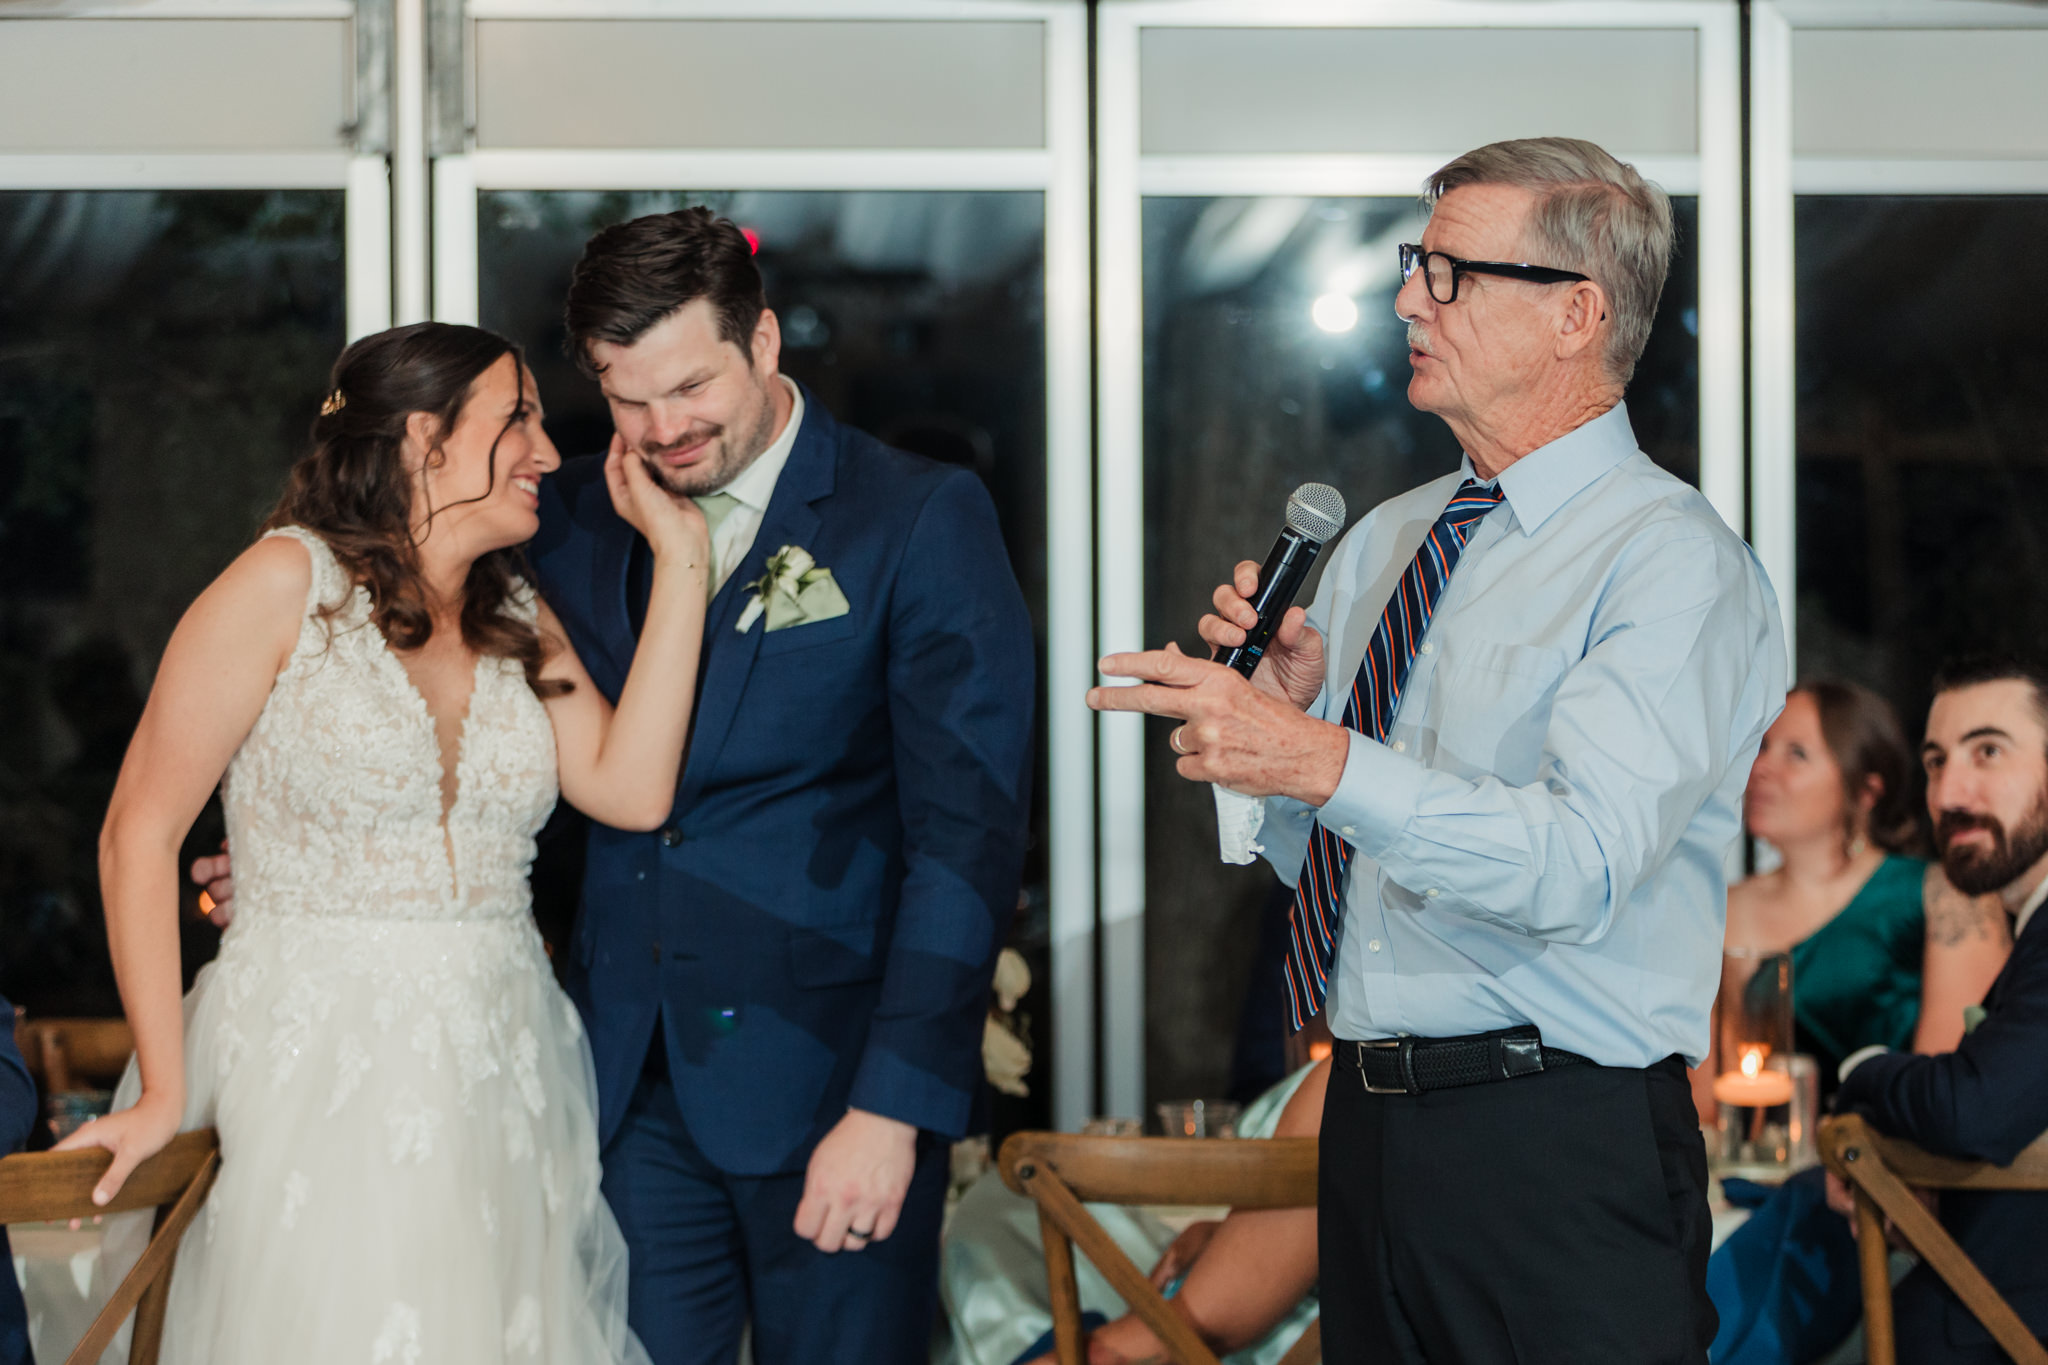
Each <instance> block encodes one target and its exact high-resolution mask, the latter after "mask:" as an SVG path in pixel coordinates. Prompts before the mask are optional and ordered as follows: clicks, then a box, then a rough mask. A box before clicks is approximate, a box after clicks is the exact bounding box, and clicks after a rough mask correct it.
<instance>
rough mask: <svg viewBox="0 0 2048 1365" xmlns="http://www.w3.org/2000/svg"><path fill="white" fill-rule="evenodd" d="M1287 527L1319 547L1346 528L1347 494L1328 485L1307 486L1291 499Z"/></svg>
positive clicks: (1297, 491) (1295, 491)
mask: <svg viewBox="0 0 2048 1365" xmlns="http://www.w3.org/2000/svg"><path fill="white" fill-rule="evenodd" d="M1287 528H1288V529H1289V530H1290V531H1293V532H1294V533H1295V534H1296V535H1299V536H1306V537H1308V538H1309V539H1310V540H1313V541H1314V542H1315V543H1316V544H1318V545H1321V544H1322V543H1323V542H1324V541H1326V540H1329V539H1331V538H1332V537H1334V536H1335V535H1336V534H1337V533H1338V532H1339V531H1341V530H1343V529H1344V495H1343V494H1342V493H1339V492H1338V491H1337V490H1336V489H1334V488H1332V487H1330V485H1328V484H1326V483H1305V484H1303V485H1302V486H1301V487H1299V488H1297V489H1295V490H1294V492H1293V493H1292V494H1291V495H1290V496H1289V497H1288V499H1287Z"/></svg>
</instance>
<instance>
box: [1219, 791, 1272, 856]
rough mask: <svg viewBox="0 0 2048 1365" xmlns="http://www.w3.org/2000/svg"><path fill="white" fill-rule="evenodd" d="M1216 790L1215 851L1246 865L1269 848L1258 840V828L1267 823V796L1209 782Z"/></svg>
mask: <svg viewBox="0 0 2048 1365" xmlns="http://www.w3.org/2000/svg"><path fill="white" fill-rule="evenodd" d="M1209 790H1210V791H1212V792H1214V793H1215V794H1216V846H1217V848H1216V851H1217V854H1218V856H1220V857H1221V858H1222V859H1223V861H1224V862H1226V863H1235V864H1237V865H1238V866H1240V867H1241V866H1243V865H1244V864H1246V863H1249V862H1251V861H1253V860H1254V859H1256V858H1257V857H1258V856H1259V855H1260V854H1261V853H1264V852H1265V851H1266V850H1265V848H1264V847H1263V846H1261V845H1260V843H1259V830H1260V829H1262V828H1264V826H1265V823H1266V802H1265V800H1264V798H1262V797H1257V796H1246V795H1245V794H1244V793H1243V792H1234V791H1232V790H1231V789H1230V788H1228V787H1222V786H1218V785H1216V784H1215V783H1213V782H1212V783H1210V784H1209Z"/></svg>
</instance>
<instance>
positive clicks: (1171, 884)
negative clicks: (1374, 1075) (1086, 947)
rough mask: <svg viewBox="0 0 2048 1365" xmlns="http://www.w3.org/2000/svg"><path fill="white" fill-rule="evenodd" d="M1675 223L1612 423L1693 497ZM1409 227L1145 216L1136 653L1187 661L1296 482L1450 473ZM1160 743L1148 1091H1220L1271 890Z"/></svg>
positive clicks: (1355, 500) (1154, 794)
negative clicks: (1659, 297) (1224, 585)
mask: <svg viewBox="0 0 2048 1365" xmlns="http://www.w3.org/2000/svg"><path fill="white" fill-rule="evenodd" d="M1674 208H1675V209H1676V212H1677V220H1678V258H1677V260H1676V262H1675V263H1674V265H1673V267H1672V272H1671V279H1670V283H1669V284H1668V285H1667V286H1666V287H1665V290H1664V297H1663V302H1662V305H1661V307H1660V309H1659V311H1658V316H1657V322H1656V326H1655V329H1654V330H1653V332H1652V334H1651V340H1650V344H1649V347H1648V350H1647V351H1646V353H1645V355H1644V357H1643V360H1642V363H1641V364H1640V365H1639V366H1638V368H1637V371H1636V377H1635V381H1634V383H1633V384H1632V385H1631V386H1630V389H1629V393H1628V405H1629V414H1630V417H1631V420H1632V421H1633V423H1634V425H1635V430H1636V436H1637V439H1638V440H1639V441H1640V442H1641V443H1642V447H1643V449H1644V450H1645V451H1647V452H1648V453H1649V454H1650V455H1651V457H1652V458H1654V459H1655V460H1656V461H1657V462H1658V463H1659V464H1661V465H1663V466H1664V467H1665V468H1667V469H1669V470H1671V471H1672V472H1673V473H1675V474H1677V475H1679V476H1680V477H1681V478H1684V479H1686V480H1688V481H1689V482H1694V483H1697V482H1698V478H1699V341H1698V331H1699V325H1698V307H1699V279H1698V266H1697V260H1696V256H1695V253H1694V249H1693V247H1694V241H1695V229H1696V224H1697V222H1698V201H1697V200H1696V199H1693V198H1690V197H1688V198H1681V199H1677V200H1675V201H1674ZM1424 222H1425V218H1424V216H1423V212H1422V210H1421V209H1420V208H1419V207H1418V206H1417V204H1416V201H1415V200H1414V199H1412V198H1398V199H1397V198H1331V199H1308V198H1281V197H1270V198H1153V199H1147V200H1146V201H1145V209H1144V250H1145V545H1146V563H1147V564H1148V565H1149V566H1150V574H1149V576H1148V578H1147V580H1146V584H1145V612H1146V635H1145V638H1146V639H1147V640H1148V641H1152V642H1155V643H1156V642H1159V641H1164V640H1178V641H1180V642H1181V643H1182V647H1183V648H1187V649H1190V650H1192V649H1194V648H1196V647H1197V646H1198V645H1199V641H1198V640H1197V639H1196V637H1195V634H1194V624H1195V622H1196V620H1197V619H1198V618H1199V617H1200V616H1201V615H1202V613H1203V612H1204V611H1206V610H1207V609H1208V605H1209V595H1210V593H1211V592H1212V591H1213V590H1214V589H1215V586H1216V584H1217V583H1219V582H1221V581H1223V578H1224V576H1225V575H1226V574H1227V573H1228V571H1229V568H1230V566H1231V564H1233V563H1235V562H1236V561H1237V560H1239V559H1262V558H1264V556H1265V553H1266V550H1267V548H1268V547H1269V546H1270V545H1271V544H1272V542H1273V537H1274V535H1275V534H1276V533H1277V532H1278V530H1279V528H1280V525H1281V515H1282V511H1283V508H1284V504H1285V502H1286V498H1287V494H1288V493H1289V492H1290V491H1292V490H1293V489H1294V488H1295V486H1297V485H1298V484H1300V483H1303V482H1305V481H1308V480H1311V479H1313V480H1317V481H1320V482H1324V483H1329V484H1333V485H1335V486H1336V487H1337V488H1338V489H1339V490H1340V491H1341V492H1342V493H1343V494H1344V497H1345V501H1346V503H1347V504H1348V506H1349V509H1350V512H1351V515H1352V516H1353V517H1354V518H1356V517H1357V516H1360V515H1362V514H1363V513H1365V512H1367V511H1369V510H1370V509H1371V508H1372V507H1374V506H1375V505H1377V504H1378V503H1380V502H1382V501H1384V500H1385V499H1387V498H1389V497H1392V496H1394V495H1395V494H1397V493H1401V492H1404V491H1405V490H1407V489H1410V488H1413V487H1414V486H1415V485H1417V484H1419V483H1423V482H1425V481H1427V480H1429V479H1433V478H1435V477H1437V476H1438V475H1440V474H1444V473H1447V472H1449V471H1450V470H1451V469H1453V468H1455V467H1456V464H1457V461H1458V446H1457V442H1456V441H1455V440H1453V439H1452V437H1451V433H1450V429H1449V428H1448V427H1446V426H1445V425H1444V424H1443V423H1442V422H1441V421H1440V420H1438V419H1437V418H1435V417H1432V416H1429V415H1428V414H1426V413H1421V412H1417V411H1416V410H1415V409H1414V408H1412V407H1410V406H1409V404H1408V398H1407V385H1408V373H1409V370H1408V346H1407V341H1406V333H1405V324H1403V323H1402V322H1401V321H1400V319H1398V318H1397V317H1395V315H1394V294H1395V292H1396V290H1397V289H1398V288H1399V286H1400V273H1399V269H1398V264H1397V253H1396V247H1397V245H1398V244H1399V243H1401V242H1403V241H1414V240H1415V238H1416V235H1417V234H1418V233H1419V232H1420V231H1421V230H1422V227H1423V224H1424ZM1454 306H1455V305H1454ZM1318 572H1320V570H1318ZM1314 581H1315V580H1313V579H1312V580H1311V581H1310V583H1309V585H1308V586H1307V587H1306V588H1304V590H1303V594H1302V599H1301V600H1302V601H1304V602H1306V601H1307V600H1308V596H1309V594H1310V593H1312V592H1313V591H1314ZM1166 728H1167V727H1166V726H1165V725H1164V724H1163V723H1162V724H1156V725H1155V726H1154V728H1153V730H1151V731H1148V736H1149V738H1148V742H1147V745H1146V792H1147V796H1146V836H1145V838H1146V877H1147V891H1146V906H1147V909H1146V958H1147V960H1146V969H1145V977H1146V983H1147V1004H1146V1009H1147V1016H1148V1028H1147V1033H1148V1036H1149V1040H1150V1041H1149V1043H1148V1047H1147V1056H1146V1076H1147V1084H1148V1086H1149V1088H1150V1089H1151V1090H1152V1092H1153V1093H1154V1094H1155V1095H1167V1094H1190V1095H1191V1094H1219V1093H1222V1092H1223V1090H1224V1089H1225V1076H1224V1071H1223V1067H1224V1065H1225V1062H1226V1060H1227V1059H1228V1058H1230V1056H1231V1054H1232V1034H1233V1030H1234V1029H1235V1028H1236V1027H1237V1024H1238V1019H1239V1002H1240V1001H1241V1000H1243V999H1244V998H1245V988H1246V984H1247V981H1248V979H1249V977H1250V974H1251V972H1252V970H1253V968H1254V964H1260V965H1262V966H1269V967H1270V966H1273V964H1272V963H1271V962H1268V961H1266V958H1270V957H1271V956H1272V955H1271V954H1270V953H1266V954H1263V955H1262V954H1261V953H1260V952H1259V951H1258V950H1257V948H1256V930H1257V926H1258V924H1259V922H1260V907H1261V903H1262V902H1263V901H1264V900H1265V898H1266V897H1267V895H1268V891H1269V888H1271V887H1272V886H1273V885H1274V878H1273V875H1272V873H1271V871H1270V870H1269V869H1267V868H1266V867H1265V866H1264V865H1263V864H1260V865H1257V866H1254V867H1248V868H1232V867H1227V866H1224V865H1222V864H1221V863H1219V862H1218V861H1217V858H1216V844H1215V834H1214V825H1215V815H1214V811H1213V809H1212V806H1211V803H1210V800H1209V794H1208V792H1207V791H1206V790H1204V789H1202V788H1200V787H1197V786H1195V785H1193V784H1191V783H1188V782H1185V781H1182V780H1181V779H1180V778H1179V776H1177V775H1176V774H1175V772H1174V769H1173V755H1172V754H1171V752H1170V751H1169V750H1168V749H1167V746H1166ZM1274 970H1277V967H1274ZM1271 1009H1272V1010H1273V1017H1272V1020H1271V1024H1272V1028H1273V1029H1274V1030H1275V1031H1277V1030H1279V1029H1280V1028H1281V1026H1282V1025H1281V1022H1280V1018H1279V1015H1278V1003H1277V1001H1276V1002H1274V1003H1273V1004H1272V1005H1271Z"/></svg>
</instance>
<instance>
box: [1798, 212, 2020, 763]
mask: <svg viewBox="0 0 2048 1365" xmlns="http://www.w3.org/2000/svg"><path fill="white" fill-rule="evenodd" d="M1796 225H1797V228H1796V230H1797V237H1796V249H1797V252H1798V256H1797V261H1798V274H1797V284H1798V291H1799V294H1798V297H1799V320H1798V348H1799V349H1798V366H1799V369H1798V383H1799V416H1798V433H1799V435H1798V452H1799V455H1798V500H1799V501H1798V535H1799V552H1798V558H1799V564H1798V570H1799V584H1798V592H1799V615H1798V639H1799V669H1800V672H1801V674H1802V675H1820V674H1835V675H1840V676H1843V677H1849V678H1854V679H1857V680H1858V681H1861V682H1865V683H1867V684H1869V685H1870V686H1872V687H1875V688H1877V689H1878V690H1879V691H1880V692H1882V693H1883V694H1884V695H1885V696H1887V697H1888V698H1890V699H1891V701H1892V702H1893V704H1894V705H1896V706H1897V707H1898V708H1899V712H1900V718H1901V719H1902V720H1903V721H1904V722H1905V724H1906V727H1907V732H1908V733H1909V734H1913V733H1918V727H1919V725H1920V723H1921V719H1922V717H1923V716H1924V715H1925V708H1926V704H1927V699H1928V691H1927V685H1928V682H1929V680H1930V678H1931V677H1932V675H1933V672H1934V669H1935V668H1936V667H1937V666H1938V665H1939V664H1940V662H1941V660H1942V659H1943V658H1944V657H1946V656H1948V655H1951V654H1957V653H1964V652H1969V651H1973V650H1997V649H2003V650H2017V651H2020V652H2023V653H2025V652H2031V653H2036V654H2038V653H2040V652H2041V651H2042V649H2043V645H2042V642H2043V641H2044V640H2048V599H2044V598H2043V596H2042V594H2041V593H2040V591H2039V590H2038V588H2037V585H2038V584H2040V583H2041V582H2043V581H2044V580H2048V531H2044V528H2048V477H2044V476H2048V446H2044V445H2043V443H2042V439H2041V433H2042V431H2043V430H2044V429H2048V336H2044V335H2043V333H2042V330H2041V324H2040V309H2039V300H2040V299H2041V298H2043V297H2044V296H2048V259H2044V257H2043V256H2042V253H2041V243H2042V242H2043V241H2048V197H2029V198H2019V197H2014V198H1977V197H1933V196H1911V197H1909V196H1890V195H1887V196H1853V197H1833V196H1828V197H1805V198H1801V199H1800V200H1799V201H1798V205H1797V217H1796ZM1780 586H1781V590H1782V588H1783V585H1780Z"/></svg>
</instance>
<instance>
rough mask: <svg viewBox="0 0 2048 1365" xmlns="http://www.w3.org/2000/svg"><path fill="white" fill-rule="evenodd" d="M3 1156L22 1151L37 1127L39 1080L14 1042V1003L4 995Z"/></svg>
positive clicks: (0, 1062) (0, 1002)
mask: <svg viewBox="0 0 2048 1365" xmlns="http://www.w3.org/2000/svg"><path fill="white" fill-rule="evenodd" d="M0 1025H4V1026H5V1029H4V1031H0V1155H4V1154H5V1153H8V1152H18V1151H20V1150H21V1147H22V1144H23V1143H25V1142H27V1141H28V1137H29V1134H30V1133H32V1132H34V1131H35V1126H36V1083H35V1081H34V1079H33V1078H31V1077H30V1076H29V1074H28V1065H27V1063H25V1062H23V1061H22V1059H21V1049H20V1048H18V1047H17V1046H15V1042H14V1006H12V1005H10V1004H8V1003H7V1001H6V999H5V997H0Z"/></svg>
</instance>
